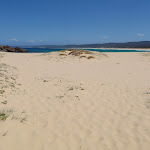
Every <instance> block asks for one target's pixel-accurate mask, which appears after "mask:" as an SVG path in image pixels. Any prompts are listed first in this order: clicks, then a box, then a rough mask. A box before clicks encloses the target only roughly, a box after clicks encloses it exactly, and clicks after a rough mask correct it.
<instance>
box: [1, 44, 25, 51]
mask: <svg viewBox="0 0 150 150" xmlns="http://www.w3.org/2000/svg"><path fill="white" fill-rule="evenodd" d="M0 51H2V52H14V53H15V52H16V53H27V52H28V50H26V49H22V48H19V47H15V48H12V47H10V46H3V45H0Z"/></svg>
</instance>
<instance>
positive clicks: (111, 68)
mask: <svg viewBox="0 0 150 150" xmlns="http://www.w3.org/2000/svg"><path fill="white" fill-rule="evenodd" d="M64 53H66V52H64ZM64 53H63V54H64ZM59 54H60V52H52V53H47V54H16V53H0V56H1V57H0V88H1V89H0V113H1V114H2V113H3V114H5V115H8V116H6V118H5V120H3V121H0V150H149V149H150V54H149V53H104V54H105V55H103V54H100V53H97V52H94V54H92V56H93V57H94V58H93V59H87V58H85V57H82V58H79V57H78V56H72V55H69V56H66V54H64V55H59ZM61 54H62V53H61ZM86 55H88V56H91V54H86ZM84 56H85V55H84ZM88 56H87V57H88Z"/></svg>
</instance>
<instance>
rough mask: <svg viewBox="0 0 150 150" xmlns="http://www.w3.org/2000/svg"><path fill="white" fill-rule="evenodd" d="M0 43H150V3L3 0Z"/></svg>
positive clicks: (137, 0)
mask: <svg viewBox="0 0 150 150" xmlns="http://www.w3.org/2000/svg"><path fill="white" fill-rule="evenodd" d="M0 6H1V7H0V44H3V45H42V44H49V45H56V44H85V43H106V42H127V41H144V40H146V41H147V40H150V19H149V18H150V0H3V1H1V2H0Z"/></svg>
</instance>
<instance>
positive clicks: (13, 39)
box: [9, 38, 18, 42]
mask: <svg viewBox="0 0 150 150" xmlns="http://www.w3.org/2000/svg"><path fill="white" fill-rule="evenodd" d="M9 41H15V42H18V40H17V39H15V38H12V39H9Z"/></svg>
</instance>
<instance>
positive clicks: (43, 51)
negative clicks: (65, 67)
mask: <svg viewBox="0 0 150 150" xmlns="http://www.w3.org/2000/svg"><path fill="white" fill-rule="evenodd" d="M25 49H27V50H28V51H29V53H48V52H55V51H61V50H65V49H48V48H25ZM86 50H90V51H98V52H150V51H148V50H147V51H145V50H117V49H116V50H115V49H113V50H112V49H86Z"/></svg>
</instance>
